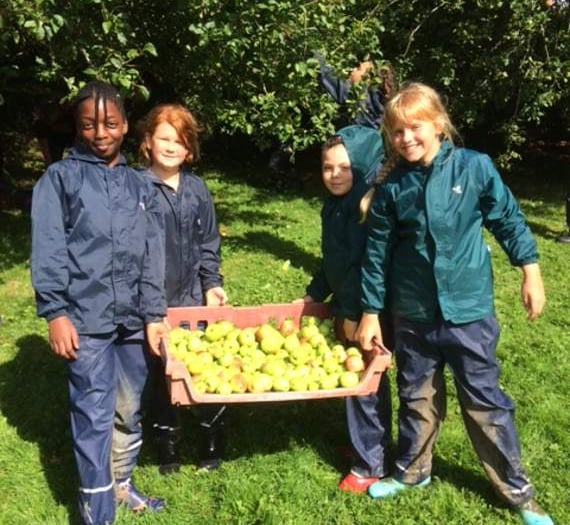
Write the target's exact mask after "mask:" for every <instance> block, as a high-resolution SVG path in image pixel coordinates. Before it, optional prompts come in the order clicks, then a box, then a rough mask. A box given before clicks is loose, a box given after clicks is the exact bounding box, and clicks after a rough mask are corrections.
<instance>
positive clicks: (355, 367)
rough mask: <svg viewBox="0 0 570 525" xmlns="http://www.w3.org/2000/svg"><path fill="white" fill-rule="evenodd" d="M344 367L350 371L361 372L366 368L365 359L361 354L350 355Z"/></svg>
mask: <svg viewBox="0 0 570 525" xmlns="http://www.w3.org/2000/svg"><path fill="white" fill-rule="evenodd" d="M344 368H346V369H347V370H348V371H350V372H361V371H362V370H364V368H365V365H364V359H362V356H361V355H360V354H359V355H349V356H348V357H347V358H346V361H345V362H344Z"/></svg>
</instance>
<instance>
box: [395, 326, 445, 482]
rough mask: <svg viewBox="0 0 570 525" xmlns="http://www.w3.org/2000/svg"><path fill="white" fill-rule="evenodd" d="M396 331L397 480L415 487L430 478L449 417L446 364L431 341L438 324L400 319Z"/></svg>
mask: <svg viewBox="0 0 570 525" xmlns="http://www.w3.org/2000/svg"><path fill="white" fill-rule="evenodd" d="M394 328H395V346H394V355H395V359H396V365H397V369H398V371H397V383H398V396H399V400H400V408H399V412H398V453H397V454H398V455H397V460H396V472H395V474H394V477H395V478H396V479H398V480H399V481H401V482H402V483H409V484H416V483H419V482H421V481H423V480H424V479H426V478H427V477H428V476H430V475H431V469H432V454H433V446H434V444H435V441H436V438H437V435H438V432H439V428H440V425H441V422H442V421H443V419H444V418H445V414H446V389H445V380H444V376H443V369H444V366H445V361H444V358H443V356H442V355H441V353H440V351H439V349H438V347H437V346H435V345H432V344H431V343H430V342H429V337H430V335H431V334H432V333H433V332H434V331H435V329H436V326H435V325H433V324H427V323H426V324H424V323H416V322H410V321H406V320H403V319H397V320H396V322H395V326H394Z"/></svg>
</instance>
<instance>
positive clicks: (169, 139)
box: [145, 122, 191, 177]
mask: <svg viewBox="0 0 570 525" xmlns="http://www.w3.org/2000/svg"><path fill="white" fill-rule="evenodd" d="M145 144H146V147H147V151H148V153H149V157H150V161H151V164H150V169H151V170H152V171H153V172H154V173H156V174H157V175H158V176H159V177H161V176H163V175H164V176H169V175H174V174H176V173H178V172H179V170H180V166H181V165H182V164H183V163H184V162H185V161H191V158H189V153H190V151H189V150H188V148H187V147H186V145H185V144H184V141H183V140H182V139H181V138H180V136H179V134H178V132H177V131H176V129H175V128H174V126H172V125H171V124H169V123H168V122H161V123H160V124H158V126H156V128H155V130H154V132H153V133H152V135H149V134H147V135H146V137H145Z"/></svg>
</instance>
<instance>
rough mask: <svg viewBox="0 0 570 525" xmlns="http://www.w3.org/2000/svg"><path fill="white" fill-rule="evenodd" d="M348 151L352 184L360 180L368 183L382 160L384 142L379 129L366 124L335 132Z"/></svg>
mask: <svg viewBox="0 0 570 525" xmlns="http://www.w3.org/2000/svg"><path fill="white" fill-rule="evenodd" d="M336 135H338V136H339V137H341V138H342V142H343V144H344V147H345V148H346V151H347V153H348V158H349V159H350V164H351V168H352V176H353V185H354V186H357V185H359V184H360V183H361V182H365V183H366V184H367V185H370V184H372V183H373V182H374V178H375V177H376V174H377V172H378V169H379V167H380V164H381V162H382V161H383V160H384V143H383V141H382V136H381V135H380V133H379V131H378V130H376V129H372V128H370V127H367V126H358V125H352V126H346V127H345V128H341V129H339V130H338V131H337V132H336Z"/></svg>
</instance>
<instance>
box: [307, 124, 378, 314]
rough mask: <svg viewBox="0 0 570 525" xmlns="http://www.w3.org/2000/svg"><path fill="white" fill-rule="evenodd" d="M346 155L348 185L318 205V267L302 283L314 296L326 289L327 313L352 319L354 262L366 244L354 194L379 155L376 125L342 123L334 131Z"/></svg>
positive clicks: (356, 294) (365, 184) (364, 187)
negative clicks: (343, 191) (307, 281)
mask: <svg viewBox="0 0 570 525" xmlns="http://www.w3.org/2000/svg"><path fill="white" fill-rule="evenodd" d="M336 134H337V135H339V136H340V137H341V138H342V141H343V144H344V146H345V148H346V150H347V153H348V157H349V159H350V165H351V170H352V176H353V185H352V188H351V190H350V191H349V192H348V193H347V194H346V195H343V196H341V197H335V196H333V195H329V196H328V197H327V198H326V200H325V202H324V204H323V208H322V210H321V229H322V236H321V250H322V262H321V267H320V269H319V270H318V271H317V273H316V274H315V275H314V277H313V279H312V281H311V283H310V284H309V286H308V287H307V290H306V293H307V294H308V295H310V296H311V297H312V298H313V299H315V301H319V302H320V301H324V300H325V299H326V298H327V297H329V296H330V295H331V294H332V297H331V307H332V313H333V315H334V316H336V317H343V318H347V319H351V320H353V321H358V320H359V319H360V315H361V313H362V309H361V306H360V280H361V272H360V266H361V264H362V258H363V255H364V249H365V246H366V234H367V232H366V225H365V224H363V223H361V222H360V211H359V206H360V199H361V198H362V196H363V195H364V194H365V193H366V192H367V191H368V189H369V188H370V186H371V184H372V182H373V181H374V179H375V177H376V174H377V172H378V169H379V166H380V164H381V162H382V160H383V159H384V146H383V143H382V138H381V136H380V134H379V133H378V131H376V130H374V129H372V128H369V127H365V126H358V125H354V126H347V127H345V128H342V129H340V130H339V131H338V132H337V133H336Z"/></svg>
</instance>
